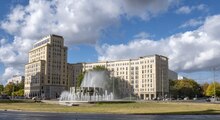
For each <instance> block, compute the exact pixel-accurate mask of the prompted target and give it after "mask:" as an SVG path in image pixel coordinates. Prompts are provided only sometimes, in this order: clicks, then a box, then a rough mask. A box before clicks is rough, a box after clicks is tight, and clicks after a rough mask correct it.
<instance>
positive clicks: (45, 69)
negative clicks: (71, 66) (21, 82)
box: [24, 35, 68, 98]
mask: <svg viewBox="0 0 220 120" xmlns="http://www.w3.org/2000/svg"><path fill="white" fill-rule="evenodd" d="M67 82H68V81H67V47H65V46H64V39H63V37H62V36H58V35H49V36H46V37H44V38H42V39H41V40H39V41H38V42H36V43H35V44H34V45H33V49H31V50H30V51H29V61H28V64H26V65H25V90H24V92H25V96H26V97H34V96H39V97H42V98H57V97H59V96H60V94H61V92H62V91H63V90H65V89H67V84H68V83H67Z"/></svg>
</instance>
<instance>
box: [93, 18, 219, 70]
mask: <svg viewBox="0 0 220 120" xmlns="http://www.w3.org/2000/svg"><path fill="white" fill-rule="evenodd" d="M219 20H220V15H215V16H210V17H207V18H206V20H205V22H204V24H203V25H202V26H201V27H200V28H198V29H197V30H194V31H187V32H185V33H179V34H175V35H172V36H170V37H167V38H166V39H161V40H158V41H155V40H150V39H135V40H133V41H131V42H129V43H128V44H120V45H108V44H105V45H102V46H101V47H98V48H97V51H98V52H99V60H117V59H129V58H137V57H140V56H146V55H151V54H162V55H165V56H168V57H169V60H170V62H169V64H170V65H169V66H170V68H171V69H173V70H177V71H198V70H208V69H210V67H213V66H219V65H220V49H219V48H220V39H219V38H220V35H219V34H218V33H219V32H220V31H219V30H220V23H219V22H218V21H219ZM116 51H117V52H116Z"/></svg>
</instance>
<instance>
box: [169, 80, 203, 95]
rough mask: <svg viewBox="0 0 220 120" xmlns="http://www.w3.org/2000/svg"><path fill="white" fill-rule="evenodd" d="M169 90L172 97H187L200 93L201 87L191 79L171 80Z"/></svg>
mask: <svg viewBox="0 0 220 120" xmlns="http://www.w3.org/2000/svg"><path fill="white" fill-rule="evenodd" d="M170 90H171V93H172V95H173V97H176V98H177V97H182V98H184V97H189V98H193V97H195V96H201V95H202V92H201V91H202V88H201V87H200V85H199V84H198V83H197V82H196V81H194V80H191V79H183V80H175V81H171V84H170Z"/></svg>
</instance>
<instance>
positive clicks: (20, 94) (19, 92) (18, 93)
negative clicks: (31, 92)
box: [12, 89, 24, 96]
mask: <svg viewBox="0 0 220 120" xmlns="http://www.w3.org/2000/svg"><path fill="white" fill-rule="evenodd" d="M12 94H13V96H24V89H20V90H18V91H16V92H13V93H12Z"/></svg>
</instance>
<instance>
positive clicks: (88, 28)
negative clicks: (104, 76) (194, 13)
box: [0, 0, 175, 79]
mask: <svg viewBox="0 0 220 120" xmlns="http://www.w3.org/2000/svg"><path fill="white" fill-rule="evenodd" d="M174 2H175V1H174V0H138V1H137V0H136V1H134V0H123V1H120V0H117V1H115V0H72V1H70V0H62V1H60V0H51V1H44V0H30V1H29V4H28V5H27V6H22V5H18V6H15V7H14V8H13V9H12V10H11V11H10V13H9V14H8V15H7V18H5V19H3V20H2V21H1V22H0V27H1V28H2V29H3V30H5V31H6V32H7V33H9V34H10V35H12V36H14V40H13V42H11V43H7V42H5V41H3V40H1V44H3V45H1V46H0V50H1V53H0V62H1V63H3V64H4V66H6V69H7V68H13V69H7V70H14V71H23V69H24V64H25V63H26V62H27V59H28V57H27V53H28V50H29V49H30V48H31V45H32V44H33V42H35V41H36V40H37V39H40V38H42V37H43V36H45V35H48V34H52V33H53V34H59V35H62V36H64V38H65V42H66V44H68V45H69V46H71V45H73V44H77V43H86V44H94V43H96V42H97V40H99V36H100V34H101V31H102V30H103V29H105V28H107V27H109V26H114V25H117V24H118V23H119V22H120V17H121V16H124V17H127V18H128V19H130V18H132V17H138V18H141V19H143V20H148V19H150V18H151V17H154V16H156V15H157V14H159V13H161V12H164V11H166V10H167V9H168V8H169V6H170V5H172V3H174ZM6 41H7V40H6ZM2 51H3V52H2ZM6 72H7V71H5V73H6ZM12 73H13V72H12ZM5 76H8V75H5ZM4 79H6V77H4Z"/></svg>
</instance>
